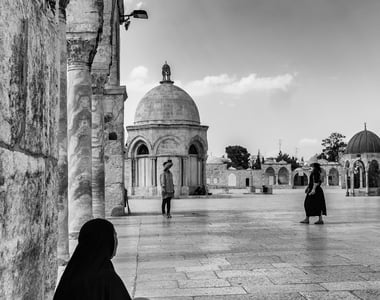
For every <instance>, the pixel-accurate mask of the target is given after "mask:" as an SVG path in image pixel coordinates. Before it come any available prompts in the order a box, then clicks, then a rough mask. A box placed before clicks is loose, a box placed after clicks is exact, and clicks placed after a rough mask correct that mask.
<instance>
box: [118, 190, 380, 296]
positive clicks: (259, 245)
mask: <svg viewBox="0 0 380 300" xmlns="http://www.w3.org/2000/svg"><path fill="white" fill-rule="evenodd" d="M325 193H326V201H327V217H326V218H325V224H324V225H314V224H313V222H311V223H310V225H304V224H300V223H299V221H300V220H301V219H302V218H303V217H304V210H303V200H304V193H303V191H302V190H293V191H284V190H277V191H275V192H274V194H273V195H259V194H256V195H241V196H236V195H235V196H234V197H233V198H228V197H225V198H187V199H175V200H173V218H172V219H167V218H163V217H162V216H161V215H160V213H159V207H160V200H159V199H134V200H130V207H131V209H132V215H131V216H128V217H120V218H111V221H112V222H113V223H114V224H115V227H116V230H117V232H118V238H119V247H118V253H117V256H116V257H115V258H114V259H113V262H114V264H115V268H116V269H117V271H118V273H119V275H120V276H121V277H122V279H123V280H124V282H125V284H126V286H127V288H128V290H129V292H130V293H131V295H133V296H134V297H146V298H148V299H150V300H153V299H170V300H179V299H181V300H208V299H216V300H218V299H219V300H222V299H223V300H225V299H239V300H243V299H244V300H246V299H380V237H379V235H378V232H379V228H380V221H379V212H380V198H379V197H345V196H344V192H343V191H342V190H328V189H327V190H326V191H325ZM312 221H316V219H315V220H313V219H312Z"/></svg>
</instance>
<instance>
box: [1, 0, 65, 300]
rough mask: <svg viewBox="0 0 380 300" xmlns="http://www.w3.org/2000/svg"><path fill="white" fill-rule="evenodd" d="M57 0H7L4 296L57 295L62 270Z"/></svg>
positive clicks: (3, 106)
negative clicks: (59, 262)
mask: <svg viewBox="0 0 380 300" xmlns="http://www.w3.org/2000/svg"><path fill="white" fill-rule="evenodd" d="M49 2H50V3H52V2H54V1H42V0H34V1H26V0H24V1H13V0H1V1H0V128H1V130H0V241H1V243H0V298H1V299H12V300H16V299H51V298H52V293H53V290H54V285H55V279H56V274H57V266H56V252H57V234H56V233H57V208H56V206H57V204H56V200H57V197H58V185H57V173H56V172H57V157H58V149H57V140H56V137H57V129H58V128H57V117H58V115H57V108H58V85H59V76H58V70H59V57H58V56H57V55H58V51H57V45H58V30H57V25H56V24H57V23H56V18H55V16H54V14H53V11H52V10H53V9H52V8H51V7H50V6H49V5H48V3H49Z"/></svg>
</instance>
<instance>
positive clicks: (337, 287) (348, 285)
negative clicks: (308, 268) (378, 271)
mask: <svg viewBox="0 0 380 300" xmlns="http://www.w3.org/2000/svg"><path fill="white" fill-rule="evenodd" d="M321 285H322V286H323V287H324V288H326V289H327V290H329V291H354V290H369V289H380V281H345V282H330V283H321Z"/></svg>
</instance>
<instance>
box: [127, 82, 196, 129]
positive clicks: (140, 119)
mask: <svg viewBox="0 0 380 300" xmlns="http://www.w3.org/2000/svg"><path fill="white" fill-rule="evenodd" d="M134 124H136V125H143V124H189V125H199V124H200V119H199V112H198V108H197V106H196V104H195V102H194V100H193V99H192V98H191V97H190V95H189V94H188V93H186V92H185V91H184V90H183V89H181V88H179V87H178V86H176V85H174V84H173V82H172V81H169V82H168V81H162V82H161V84H160V85H159V86H157V87H154V88H153V89H151V90H150V91H149V92H148V93H147V94H146V95H145V96H144V97H143V98H142V99H141V101H140V103H139V104H138V106H137V109H136V113H135V122H134Z"/></svg>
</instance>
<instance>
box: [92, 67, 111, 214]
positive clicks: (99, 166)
mask: <svg viewBox="0 0 380 300" xmlns="http://www.w3.org/2000/svg"><path fill="white" fill-rule="evenodd" d="M106 79H107V75H106V74H97V73H96V72H95V73H94V72H93V74H92V93H93V94H92V211H93V215H94V218H105V198H104V194H105V191H104V188H105V178H104V174H105V171H104V110H103V97H104V95H103V91H104V85H105V83H106Z"/></svg>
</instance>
